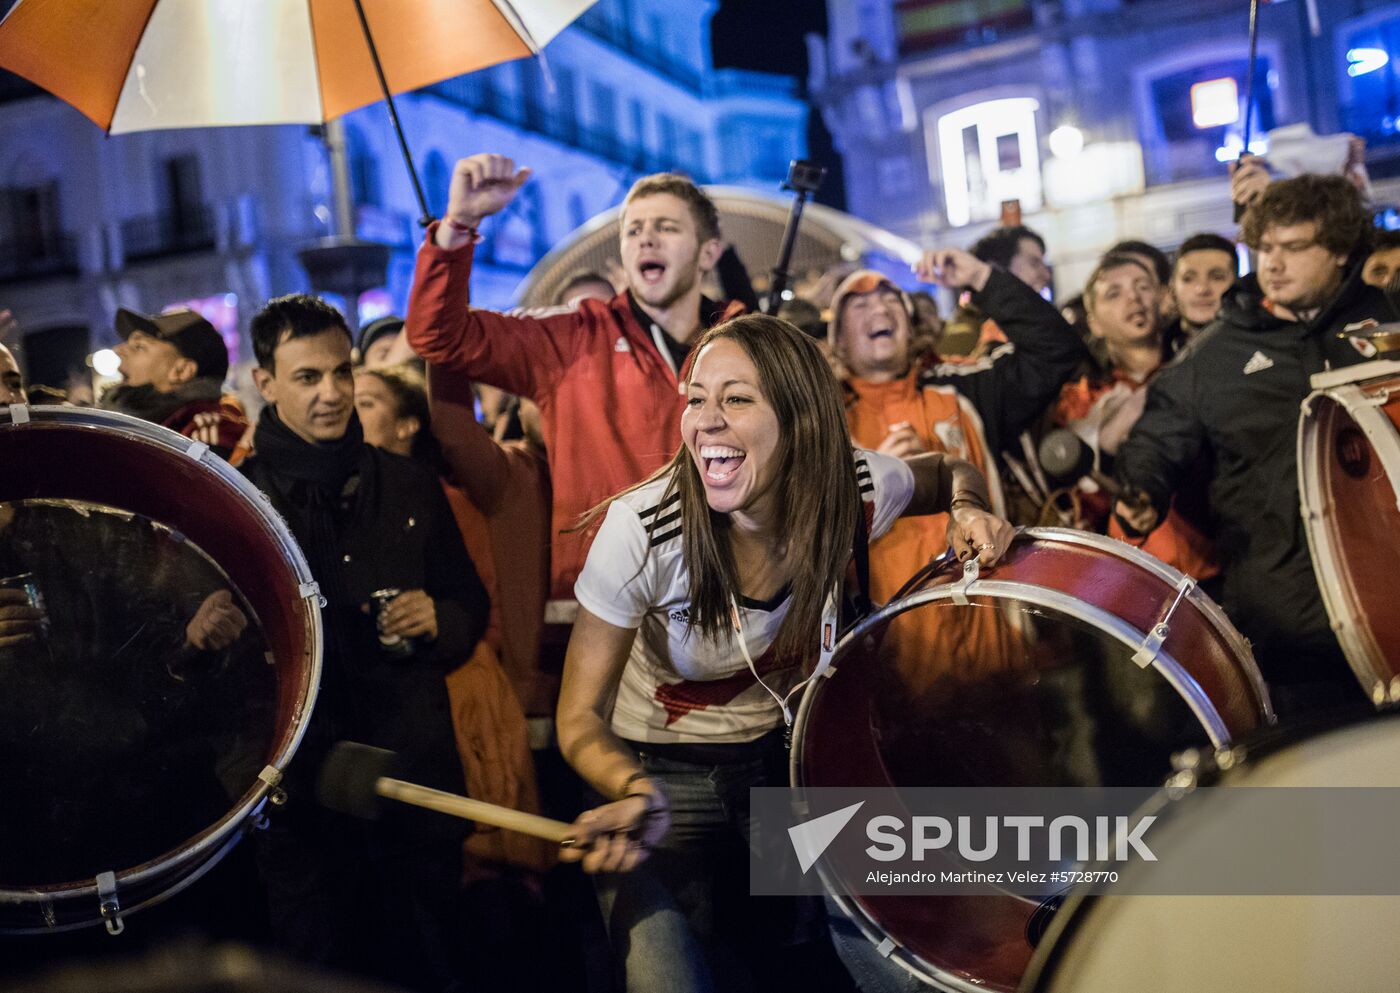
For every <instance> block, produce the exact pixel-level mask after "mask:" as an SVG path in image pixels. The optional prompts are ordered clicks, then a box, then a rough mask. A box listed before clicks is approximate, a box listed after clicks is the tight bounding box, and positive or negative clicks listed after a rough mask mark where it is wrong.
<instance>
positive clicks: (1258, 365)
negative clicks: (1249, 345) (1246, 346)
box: [1244, 352, 1274, 376]
mask: <svg viewBox="0 0 1400 993" xmlns="http://www.w3.org/2000/svg"><path fill="white" fill-rule="evenodd" d="M1273 367H1274V360H1273V359H1271V358H1269V357H1268V356H1267V355H1265V354H1264V353H1263V352H1255V353H1254V354H1253V355H1251V356H1250V357H1249V361H1248V362H1246V363H1245V364H1244V374H1245V375H1246V376H1252V375H1253V374H1254V373H1256V372H1263V371H1264V370H1265V369H1272V368H1273Z"/></svg>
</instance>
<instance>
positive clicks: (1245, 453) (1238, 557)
mask: <svg viewBox="0 0 1400 993" xmlns="http://www.w3.org/2000/svg"><path fill="white" fill-rule="evenodd" d="M1360 269H1361V267H1360V265H1355V266H1353V267H1352V268H1351V269H1350V270H1349V271H1348V275H1347V277H1346V279H1345V281H1344V283H1343V286H1342V288H1341V290H1340V291H1339V292H1338V294H1337V296H1336V298H1335V299H1334V300H1333V301H1332V303H1331V304H1329V305H1328V306H1326V307H1325V308H1323V310H1322V312H1321V313H1320V314H1319V315H1318V316H1317V318H1316V319H1315V320H1313V321H1311V322H1301V321H1289V320H1284V319H1282V318H1279V317H1275V316H1274V315H1273V314H1272V313H1270V312H1269V311H1268V310H1267V309H1265V308H1264V307H1263V305H1262V304H1263V297H1262V294H1261V293H1260V290H1259V284H1258V281H1257V279H1256V278H1255V277H1254V276H1249V277H1247V278H1245V279H1244V280H1242V281H1241V282H1239V283H1237V284H1236V285H1235V286H1234V287H1233V288H1232V289H1231V290H1230V291H1229V292H1228V293H1227V294H1226V296H1225V299H1224V301H1223V303H1222V306H1221V313H1220V316H1219V318H1217V320H1216V321H1215V322H1214V323H1213V324H1211V325H1210V326H1209V327H1207V328H1206V329H1205V330H1204V331H1203V332H1202V333H1201V334H1200V335H1199V336H1198V337H1197V338H1196V339H1195V340H1194V341H1192V342H1191V344H1190V345H1188V346H1187V347H1186V348H1185V349H1184V350H1183V351H1182V352H1181V354H1180V355H1179V356H1178V358H1177V359H1176V361H1174V362H1173V363H1172V364H1170V365H1169V366H1167V367H1166V368H1164V369H1163V370H1162V371H1161V372H1159V373H1158V374H1157V377H1156V378H1155V379H1154V380H1153V382H1152V385H1151V386H1150V387H1149V391H1148V395H1147V407H1146V410H1145V411H1144V412H1143V415H1142V417H1141V418H1140V419H1139V420H1138V422H1137V424H1136V425H1135V426H1134V427H1133V431H1132V434H1131V435H1130V436H1129V437H1128V439H1127V441H1126V442H1125V443H1124V444H1123V446H1122V448H1120V449H1119V452H1118V460H1117V463H1116V471H1117V474H1118V477H1119V479H1120V480H1121V481H1122V483H1123V484H1124V485H1125V486H1126V487H1129V488H1132V489H1137V490H1142V491H1145V492H1146V493H1147V494H1148V496H1149V497H1151V499H1152V503H1153V505H1154V506H1155V507H1156V509H1157V511H1158V513H1159V514H1165V513H1166V509H1167V506H1168V504H1169V503H1170V501H1171V497H1172V494H1173V493H1174V492H1175V491H1176V489H1177V487H1178V486H1179V485H1180V484H1181V483H1182V481H1183V478H1184V476H1185V474H1186V473H1187V471H1188V470H1189V469H1190V468H1191V466H1192V465H1193V464H1194V463H1195V461H1196V458H1197V456H1198V455H1200V454H1202V453H1203V452H1207V453H1209V454H1210V455H1211V456H1212V461H1213V463H1214V471H1213V474H1212V476H1211V479H1210V508H1211V513H1212V515H1213V518H1214V521H1215V524H1216V534H1217V544H1218V548H1219V550H1220V553H1221V557H1222V564H1223V566H1224V572H1225V585H1224V593H1223V600H1224V603H1223V606H1224V608H1225V611H1226V613H1227V614H1228V615H1229V616H1230V619H1231V620H1232V621H1233V622H1234V623H1235V625H1236V626H1237V627H1239V629H1240V630H1241V631H1242V632H1243V633H1244V635H1245V636H1246V637H1248V638H1249V639H1250V640H1251V641H1252V642H1253V643H1254V651H1255V657H1256V659H1257V660H1258V661H1259V664H1260V668H1261V669H1262V670H1263V672H1264V675H1265V676H1266V678H1268V679H1269V680H1270V681H1272V682H1275V683H1300V682H1317V681H1333V680H1340V681H1345V680H1348V679H1350V678H1351V677H1350V675H1349V673H1348V672H1347V670H1346V665H1345V661H1344V659H1343V656H1342V654H1341V649H1340V647H1339V646H1338V644H1337V641H1336V639H1335V637H1334V636H1333V634H1332V631H1331V626H1330V624H1329V622H1328V618H1327V612H1326V610H1325V609H1324V607H1323V604H1322V598H1321V596H1320V594H1319V592H1318V587H1317V581H1316V579H1315V578H1314V575H1313V566H1312V557H1311V555H1310V554H1309V552H1308V541H1307V535H1306V533H1305V532H1304V530H1303V519H1302V515H1301V513H1300V509H1299V495H1298V458H1297V447H1296V446H1297V436H1298V419H1299V411H1300V405H1301V404H1302V401H1303V400H1304V399H1306V397H1307V396H1308V394H1309V393H1310V392H1311V387H1310V385H1309V378H1310V377H1311V376H1312V375H1313V374H1314V373H1318V372H1323V371H1325V370H1327V369H1330V368H1338V367H1341V366H1347V365H1354V364H1356V363H1358V362H1362V361H1365V359H1364V358H1363V356H1362V355H1361V354H1360V353H1359V352H1358V351H1357V350H1356V348H1355V347H1354V346H1353V345H1352V344H1351V343H1350V342H1349V341H1347V340H1346V339H1345V338H1344V337H1342V332H1343V331H1344V330H1346V329H1348V328H1350V329H1351V330H1357V329H1358V326H1359V325H1361V324H1362V323H1363V322H1366V321H1368V320H1375V321H1379V322H1385V321H1390V320H1394V319H1395V316H1394V314H1393V312H1392V310H1391V308H1390V306H1389V304H1388V303H1387V301H1386V298H1385V296H1384V295H1383V294H1382V293H1381V292H1380V291H1379V290H1376V289H1374V288H1372V287H1369V286H1367V285H1365V284H1364V283H1362V282H1361V278H1360V276H1361V273H1360Z"/></svg>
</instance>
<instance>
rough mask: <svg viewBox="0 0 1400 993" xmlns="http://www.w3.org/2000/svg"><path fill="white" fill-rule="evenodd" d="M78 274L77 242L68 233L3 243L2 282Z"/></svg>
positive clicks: (0, 253) (0, 252)
mask: <svg viewBox="0 0 1400 993" xmlns="http://www.w3.org/2000/svg"><path fill="white" fill-rule="evenodd" d="M77 273H78V250H77V243H76V242H75V241H74V240H73V239H72V238H70V237H68V236H67V235H59V236H56V237H52V238H44V239H40V240H33V239H20V240H17V241H6V242H0V282H4V283H8V282H17V281H19V280H26V279H43V278H46V277H49V276H75V275H77Z"/></svg>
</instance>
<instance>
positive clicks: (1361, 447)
mask: <svg viewBox="0 0 1400 993" xmlns="http://www.w3.org/2000/svg"><path fill="white" fill-rule="evenodd" d="M1313 386H1314V388H1315V389H1316V392H1314V393H1313V394H1312V395H1311V396H1310V397H1308V399H1307V401H1306V402H1305V403H1304V405H1303V417H1302V420H1301V421H1299V424H1298V489H1299V492H1300V493H1301V495H1302V503H1303V520H1304V522H1305V524H1306V526H1307V532H1308V545H1309V548H1310V549H1311V551H1312V560H1313V570H1314V571H1315V573H1316V575H1317V583H1318V586H1319V587H1320V588H1321V590H1322V600H1323V603H1324V604H1325V605H1326V606H1327V613H1328V616H1329V617H1330V618H1331V620H1332V628H1333V630H1334V631H1336V633H1337V640H1338V641H1339V642H1340V643H1341V646H1342V650H1343V651H1344V652H1345V653H1346V656H1347V661H1348V662H1350V663H1351V667H1352V671H1354V672H1355V673H1356V678H1357V679H1358V680H1360V682H1361V686H1362V689H1363V690H1365V692H1366V693H1367V695H1369V696H1370V697H1371V699H1372V701H1373V702H1375V703H1376V704H1377V705H1380V704H1383V703H1386V702H1392V701H1400V612H1397V611H1396V610H1395V596H1394V593H1393V592H1392V591H1393V589H1394V587H1393V585H1392V584H1393V583H1394V582H1395V574H1396V568H1397V566H1400V506H1398V505H1397V500H1398V499H1400V362H1396V361H1380V362H1367V363H1365V364H1363V365H1359V366H1353V367H1351V368H1348V369H1343V370H1338V371H1336V372H1332V373H1324V374H1322V375H1320V376H1314V377H1313Z"/></svg>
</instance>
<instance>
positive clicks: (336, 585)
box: [243, 295, 490, 993]
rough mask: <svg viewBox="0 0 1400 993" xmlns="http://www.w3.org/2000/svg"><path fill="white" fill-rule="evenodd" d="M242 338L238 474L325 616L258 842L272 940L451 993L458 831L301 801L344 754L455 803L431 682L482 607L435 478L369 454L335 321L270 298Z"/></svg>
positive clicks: (441, 694)
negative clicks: (269, 513) (334, 749)
mask: <svg viewBox="0 0 1400 993" xmlns="http://www.w3.org/2000/svg"><path fill="white" fill-rule="evenodd" d="M252 337H253V348H254V351H255V352H256V354H257V359H258V368H257V369H256V370H255V372H254V379H255V382H256V383H257V387H258V391H259V392H260V393H261V394H262V396H263V398H264V399H265V400H266V401H267V404H268V405H267V407H265V408H264V409H263V412H262V415H261V417H260V418H259V420H258V428H257V433H256V436H255V439H254V448H255V450H256V452H257V454H256V455H255V456H254V457H253V458H251V459H250V460H249V461H248V462H247V463H246V464H245V465H244V466H243V471H244V473H245V474H246V475H247V476H248V478H249V479H250V480H252V481H253V483H254V484H255V485H256V486H257V487H258V488H259V489H260V490H262V491H263V492H264V493H266V494H267V496H268V498H269V499H270V501H271V503H272V505H273V507H275V508H276V509H277V510H278V512H279V513H281V514H282V516H283V517H284V518H286V520H287V524H288V526H289V527H290V528H291V530H292V534H293V535H295V537H296V539H297V542H298V543H299V544H300V545H301V547H302V549H303V550H304V551H305V552H306V556H307V559H308V561H309V562H310V564H311V571H312V574H313V575H314V576H315V578H316V581H317V583H319V585H320V589H321V595H322V596H323V597H325V601H326V604H325V607H324V608H323V610H322V619H323V621H324V625H325V633H326V648H325V662H324V666H323V670H322V676H321V688H320V696H319V698H318V699H317V701H316V709H315V712H314V713H313V715H312V718H311V722H310V725H309V728H308V731H307V735H306V739H305V740H304V741H303V742H302V745H301V748H300V749H299V750H298V752H297V755H296V758H295V759H294V760H293V762H292V765H291V769H290V770H289V773H288V784H287V793H288V802H287V804H286V805H285V806H283V807H280V808H278V809H277V810H275V811H274V812H273V814H272V822H271V825H270V827H269V829H268V830H267V831H264V832H260V833H259V835H258V840H259V851H258V856H259V863H260V867H261V869H262V875H263V878H264V882H265V885H266V886H267V889H268V902H269V906H270V911H271V916H272V924H273V930H274V932H275V933H276V934H277V936H278V940H279V941H280V942H281V943H282V944H283V946H284V948H285V950H286V951H288V952H290V953H292V954H293V955H295V956H297V957H298V958H301V959H304V960H307V961H311V962H316V963H319V964H323V965H329V966H334V967H339V968H350V969H355V970H358V971H368V972H371V973H374V974H377V975H379V976H380V977H382V978H385V979H388V980H391V981H393V982H396V983H398V984H399V985H402V986H405V987H408V988H410V989H415V990H428V991H434V993H436V991H441V990H449V989H457V988H460V978H459V974H458V973H457V971H456V969H455V968H454V965H453V963H452V960H451V955H450V953H451V952H452V951H455V950H457V944H458V943H459V939H460V936H457V937H454V936H453V935H452V933H451V930H450V929H451V917H450V913H451V911H452V909H453V907H454V902H455V899H456V891H457V884H458V879H459V877H460V873H461V854H462V853H461V843H462V836H463V828H462V826H461V825H462V822H461V821H457V820H455V819H453V818H449V817H443V816H442V815H439V814H433V813H429V812H426V811H411V810H406V809H401V810H393V811H386V816H385V817H384V818H383V819H382V820H380V821H377V822H374V823H373V824H370V825H365V824H364V823H362V822H357V821H354V820H351V819H349V818H347V817H345V816H343V815H338V814H332V813H329V812H328V811H324V810H321V809H319V808H317V807H316V805H315V799H314V793H313V789H312V787H313V784H314V782H315V775H316V771H317V769H318V768H319V766H320V763H321V760H322V759H323V758H324V756H325V753H326V748H327V746H328V745H329V744H330V743H331V742H332V741H334V740H335V739H337V738H349V739H353V740H355V741H361V742H365V743H367V744H370V745H374V746H376V747H379V748H387V749H390V750H392V751H395V752H397V753H398V754H399V759H400V762H401V763H402V767H401V769H400V770H399V774H400V775H402V776H403V778H405V779H408V780H410V781H412V782H416V783H422V784H424V785H427V786H431V787H435V788H437V789H442V790H447V791H450V792H454V793H460V792H461V788H462V781H463V776H462V768H461V765H460V763H459V760H458V757H457V752H456V745H455V742H454V738H453V731H452V723H451V718H450V714H449V708H448V697H447V688H446V685H445V683H444V681H443V677H444V676H445V675H446V674H447V673H448V672H450V671H451V670H453V669H455V668H457V667H458V666H459V665H461V664H462V663H463V662H465V661H466V660H467V659H468V657H470V655H471V653H472V649H473V648H474V647H475V646H476V643H477V640H478V639H479V638H480V637H481V635H482V632H483V631H484V630H485V628H486V620H487V612H488V609H489V606H490V604H489V602H488V599H487V595H486V590H485V588H484V587H483V586H482V584H481V580H480V579H479V578H478V577H477V573H476V570H475V568H473V566H472V562H471V559H470V558H469V557H468V555H467V552H466V549H465V548H464V547H463V545H462V538H461V535H460V534H459V533H458V531H457V525H456V523H455V522H454V520H453V517H452V512H451V510H450V509H449V507H448V505H447V499H446V497H445V496H444V495H443V492H442V487H441V486H440V485H439V483H438V480H437V478H436V477H435V476H434V475H433V473H432V472H430V471H429V470H428V469H426V468H423V467H420V466H419V465H418V464H416V463H415V462H413V461H412V460H410V459H407V458H403V457H401V456H397V455H392V454H389V453H387V452H385V451H384V450H382V449H379V448H374V447H372V446H370V445H367V444H366V443H365V441H364V434H363V432H362V430H361V428H360V422H359V419H358V418H357V417H356V415H355V408H354V397H355V380H354V376H353V373H352V370H351V358H350V355H351V352H350V330H349V328H348V327H347V325H346V323H345V320H344V318H342V317H341V315H340V313H339V311H337V310H336V309H335V308H333V307H331V306H329V305H328V304H326V303H325V302H324V301H322V300H319V299H316V298H314V297H308V296H302V295H293V296H287V297H281V298H279V299H276V300H273V301H271V302H270V303H268V305H267V306H266V307H265V308H263V310H262V311H261V312H260V313H259V314H258V315H257V316H256V317H254V318H253V322H252ZM381 600H383V601H386V602H384V603H379V601H381ZM376 607H380V608H382V609H380V610H376ZM376 614H377V616H376Z"/></svg>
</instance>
